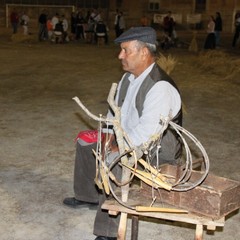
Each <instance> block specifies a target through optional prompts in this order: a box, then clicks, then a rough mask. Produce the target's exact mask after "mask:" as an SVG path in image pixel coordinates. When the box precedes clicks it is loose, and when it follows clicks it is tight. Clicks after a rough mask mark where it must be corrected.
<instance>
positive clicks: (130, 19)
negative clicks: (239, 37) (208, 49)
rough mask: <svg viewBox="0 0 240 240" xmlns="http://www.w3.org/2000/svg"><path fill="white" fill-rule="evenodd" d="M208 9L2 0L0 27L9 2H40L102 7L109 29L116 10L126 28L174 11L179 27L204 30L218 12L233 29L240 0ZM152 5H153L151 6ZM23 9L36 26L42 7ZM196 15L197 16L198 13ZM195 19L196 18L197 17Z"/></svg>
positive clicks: (188, 4)
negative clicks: (144, 16)
mask: <svg viewBox="0 0 240 240" xmlns="http://www.w3.org/2000/svg"><path fill="white" fill-rule="evenodd" d="M205 2H206V3H205V9H204V10H202V11H199V12H198V11H197V9H196V6H197V4H196V0H131V1H129V0H48V1H47V0H31V1H30V0H0V15H1V16H2V17H1V19H0V26H7V22H8V21H7V20H8V19H7V18H8V17H7V16H8V13H7V11H6V4H31V5H33V4H38V5H45V4H47V5H55V6H56V5H69V6H75V7H76V9H77V8H82V9H85V10H88V9H91V8H97V9H99V10H101V12H102V14H103V17H104V20H105V21H106V22H107V24H108V26H109V28H110V29H113V27H114V16H115V12H116V9H119V10H120V11H123V13H124V17H125V20H126V27H127V28H129V27H131V26H136V25H139V24H140V19H141V17H142V16H143V15H146V16H147V17H148V18H149V21H150V22H151V21H153V19H154V15H155V14H165V13H166V12H167V11H168V10H171V11H172V12H173V14H174V15H175V16H176V17H177V16H178V17H179V19H180V20H181V21H179V22H178V25H177V27H178V28H179V29H192V28H196V27H197V28H198V29H199V30H203V31H205V29H206V26H207V21H208V19H209V16H210V15H215V12H216V11H219V12H220V13H221V15H222V18H223V31H224V32H233V30H234V25H233V22H234V16H235V13H236V12H237V11H240V0H206V1H205ZM151 4H152V5H151ZM150 6H158V7H159V8H158V9H155V10H154V9H150ZM23 9H26V10H27V11H28V14H29V16H30V18H31V20H32V24H33V25H37V19H38V15H39V14H40V12H41V9H42V7H39V8H36V7H34V8H33V7H32V10H31V9H30V8H29V7H26V5H25V7H24V6H23V7H20V6H19V5H18V7H17V10H18V11H19V12H21V11H22V10H23ZM49 11H50V12H51V13H52V12H55V11H56V10H55V9H54V7H51V8H50V7H49ZM69 11H70V10H69V8H68V9H67V10H66V9H65V10H64V9H61V12H66V15H69ZM195 14H196V15H195ZM194 17H196V18H199V17H200V21H199V22H198V23H197V24H196V22H194ZM196 18H195V20H196ZM159 27H161V26H159Z"/></svg>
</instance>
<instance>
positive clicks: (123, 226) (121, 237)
mask: <svg viewBox="0 0 240 240" xmlns="http://www.w3.org/2000/svg"><path fill="white" fill-rule="evenodd" d="M126 230H127V213H123V212H122V213H121V216H120V222H119V227H118V237H117V240H125V239H126Z"/></svg>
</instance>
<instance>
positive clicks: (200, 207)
mask: <svg viewBox="0 0 240 240" xmlns="http://www.w3.org/2000/svg"><path fill="white" fill-rule="evenodd" d="M161 172H162V173H165V174H169V175H172V176H176V174H177V167H176V166H171V165H165V166H164V167H163V168H162V170H161ZM201 174H202V173H201V172H199V171H193V172H192V176H191V178H190V181H191V182H194V181H195V180H196V179H199V178H200V176H201ZM141 192H142V194H143V195H144V196H145V197H147V198H151V196H152V188H151V187H150V186H148V185H146V184H144V183H143V184H142V190H141ZM156 196H157V197H158V198H159V194H158V193H157V192H156ZM160 198H161V199H160V201H162V202H164V203H167V204H170V205H173V206H176V207H180V208H183V209H186V210H188V211H189V212H192V213H195V214H198V215H202V216H207V217H211V218H212V219H220V218H221V217H223V216H226V215H227V214H229V213H230V212H233V211H234V210H236V209H239V208H240V182H237V181H234V180H230V179H227V178H223V177H219V176H216V175H213V174H208V176H207V178H206V179H205V180H204V182H203V183H202V184H201V185H199V186H198V187H196V188H194V189H192V190H189V191H186V192H176V191H167V190H164V189H160Z"/></svg>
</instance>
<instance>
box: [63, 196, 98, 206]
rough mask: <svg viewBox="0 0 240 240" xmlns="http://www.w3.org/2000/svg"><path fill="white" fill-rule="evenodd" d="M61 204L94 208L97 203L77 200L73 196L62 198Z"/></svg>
mask: <svg viewBox="0 0 240 240" xmlns="http://www.w3.org/2000/svg"><path fill="white" fill-rule="evenodd" d="M63 204H65V205H67V206H68V207H71V208H84V207H88V208H96V207H97V205H98V203H90V202H84V201H80V200H77V199H76V198H75V197H72V198H65V199H64V200H63Z"/></svg>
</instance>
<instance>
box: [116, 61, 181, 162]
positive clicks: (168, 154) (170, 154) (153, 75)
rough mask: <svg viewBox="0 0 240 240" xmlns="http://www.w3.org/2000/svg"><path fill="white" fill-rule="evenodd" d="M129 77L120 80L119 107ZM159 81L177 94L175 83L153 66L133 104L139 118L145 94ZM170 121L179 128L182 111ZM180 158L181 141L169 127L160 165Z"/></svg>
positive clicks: (124, 94)
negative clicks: (170, 87)
mask: <svg viewBox="0 0 240 240" xmlns="http://www.w3.org/2000/svg"><path fill="white" fill-rule="evenodd" d="M129 76H130V73H127V74H125V76H124V78H123V80H122V85H121V88H120V90H119V98H118V106H119V107H121V106H122V105H123V102H124V99H125V97H126V94H127V90H128V87H129V84H130V82H129V80H128V78H129ZM159 81H166V82H168V83H170V84H171V85H172V86H173V87H174V88H175V89H176V90H177V91H178V92H179V90H178V88H177V86H176V84H175V82H174V81H173V80H172V79H171V77H170V76H169V75H167V74H166V73H165V72H164V71H163V70H162V69H161V68H160V67H159V66H158V65H157V64H155V65H154V66H153V68H152V70H151V72H150V73H149V74H148V75H147V77H146V78H145V79H144V80H143V82H142V84H141V86H140V88H139V90H138V93H137V95H136V100H135V104H136V109H137V111H138V115H139V117H141V116H142V111H143V104H144V101H145V98H146V95H147V93H148V92H149V90H150V89H151V88H152V87H153V86H154V85H155V84H156V83H157V82H159ZM159 121H160V119H159ZM172 121H173V122H175V123H176V124H178V125H180V126H181V125H182V109H180V110H179V112H178V113H177V115H176V116H175V117H174V118H173V119H172ZM180 156H181V141H180V139H179V137H178V135H177V134H176V132H175V131H174V130H173V129H172V128H171V127H170V126H169V127H168V128H167V130H166V131H165V132H164V135H163V137H162V141H161V148H160V151H159V159H160V164H162V163H170V164H177V163H178V160H179V158H180Z"/></svg>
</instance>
